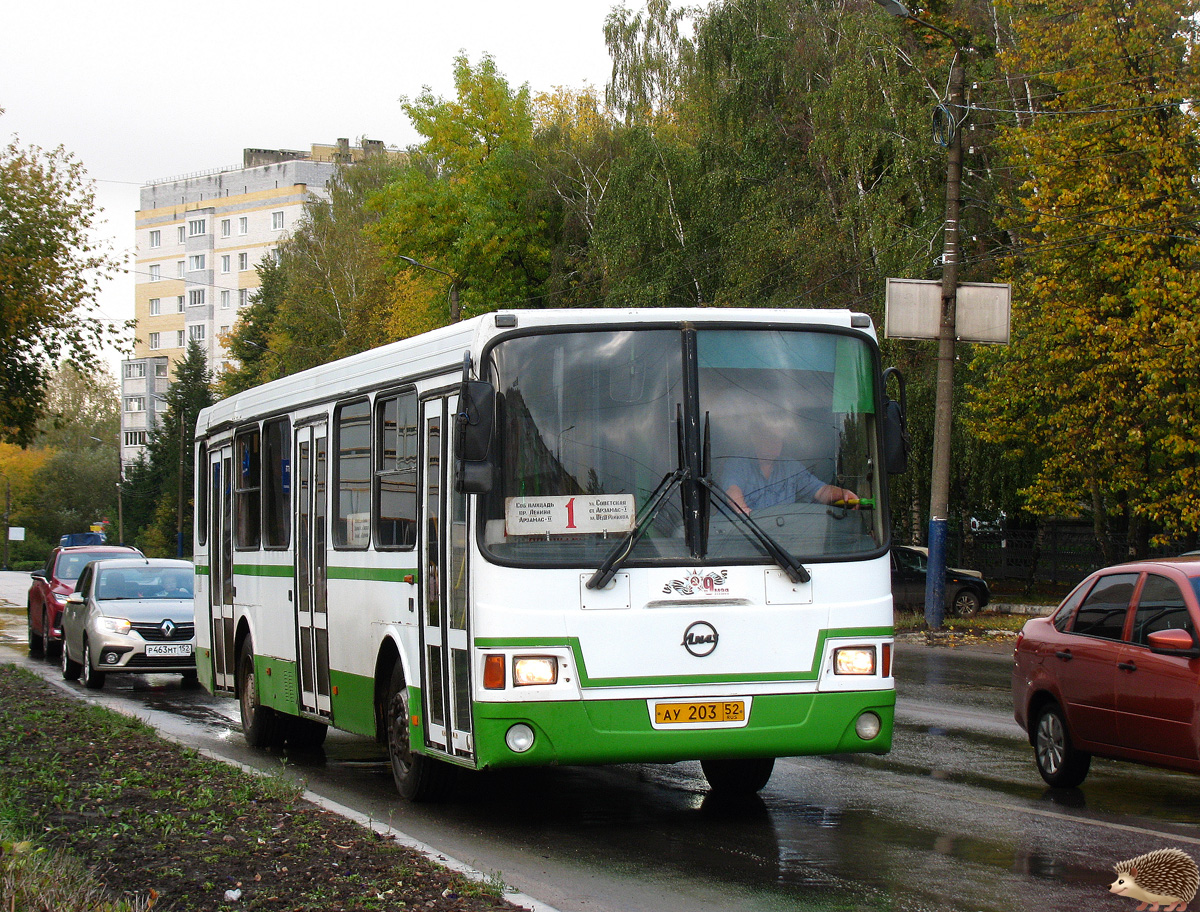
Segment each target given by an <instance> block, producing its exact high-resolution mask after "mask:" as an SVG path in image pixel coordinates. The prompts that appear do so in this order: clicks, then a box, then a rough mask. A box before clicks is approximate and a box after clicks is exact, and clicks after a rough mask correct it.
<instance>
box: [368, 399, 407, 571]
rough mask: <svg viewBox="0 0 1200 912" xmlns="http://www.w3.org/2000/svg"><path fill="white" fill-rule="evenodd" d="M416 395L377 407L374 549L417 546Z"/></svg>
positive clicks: (383, 402) (377, 404)
mask: <svg viewBox="0 0 1200 912" xmlns="http://www.w3.org/2000/svg"><path fill="white" fill-rule="evenodd" d="M417 428H418V425H417V394H416V393H415V392H414V393H405V394H403V395H400V396H390V397H388V398H387V399H379V400H377V401H376V403H375V547H376V548H412V547H414V546H415V545H416V543H417V440H418V433H417Z"/></svg>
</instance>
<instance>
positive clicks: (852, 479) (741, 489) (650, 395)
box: [483, 327, 885, 567]
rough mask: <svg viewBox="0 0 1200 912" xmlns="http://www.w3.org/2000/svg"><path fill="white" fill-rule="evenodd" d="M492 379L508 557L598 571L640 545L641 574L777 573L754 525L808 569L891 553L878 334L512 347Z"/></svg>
mask: <svg viewBox="0 0 1200 912" xmlns="http://www.w3.org/2000/svg"><path fill="white" fill-rule="evenodd" d="M489 366H490V370H491V376H492V379H493V382H495V384H496V388H497V391H498V392H499V394H500V403H501V406H500V431H499V443H500V447H499V449H500V464H501V468H500V473H499V475H500V479H499V484H498V485H497V489H496V490H495V491H494V492H493V493H492V494H491V495H489V496H488V497H487V499H486V500H485V502H484V504H483V508H484V511H485V518H484V524H483V530H484V542H483V544H484V547H485V550H486V551H487V552H488V553H489V554H490V555H491V556H492V557H494V558H495V559H498V560H501V561H505V562H510V561H511V562H516V563H529V564H533V565H551V566H583V567H588V566H595V565H597V564H599V563H600V562H601V561H603V560H604V559H605V557H606V556H607V555H609V554H610V553H611V552H612V550H613V548H614V546H615V545H616V544H617V543H619V542H621V541H622V540H623V539H627V540H629V539H635V540H634V541H633V544H632V548H631V550H630V552H629V554H628V555H627V556H624V557H623V559H622V563H623V564H624V565H626V566H628V565H631V564H632V565H637V564H639V563H642V564H655V563H680V562H697V563H709V564H716V563H752V562H765V561H769V560H770V558H769V557H768V550H767V548H766V547H765V546H764V544H763V543H762V542H761V541H760V540H759V538H758V537H756V535H754V534H753V533H752V531H751V529H750V528H749V527H748V524H747V523H745V522H744V521H740V517H739V516H738V515H737V514H738V513H739V512H740V513H743V514H745V515H748V516H749V517H750V518H751V519H752V520H753V522H754V524H755V525H757V526H758V527H759V528H760V529H761V530H762V531H763V532H765V533H766V534H767V535H769V536H770V537H771V538H772V539H774V541H775V542H777V543H778V544H779V546H780V547H782V548H783V549H785V550H786V551H787V552H789V553H790V554H792V555H795V556H796V557H798V558H802V559H806V560H820V559H838V558H850V557H861V556H863V555H864V554H867V553H869V552H877V551H878V550H879V548H881V547H882V546H883V544H884V540H885V539H884V526H883V511H882V506H883V504H882V502H881V501H882V490H881V485H882V483H883V479H882V478H881V476H880V474H879V471H880V470H879V460H878V456H877V436H878V431H877V427H876V376H877V368H876V362H875V354H874V350H873V346H872V345H871V344H870V343H869V342H868V341H867V340H866V339H864V338H862V337H860V336H856V335H849V334H844V333H838V332H833V331H823V330H813V329H803V330H788V329H762V328H736V327H734V328H725V327H722V328H711V329H705V328H700V329H698V330H691V329H684V328H647V329H628V330H603V331H594V332H586V331H575V332H562V333H548V334H544V335H533V336H525V337H518V338H512V339H508V340H504V341H502V342H500V343H499V344H497V346H496V347H495V348H494V349H493V351H492V354H491V359H490V365H489ZM689 429H694V430H689ZM710 488H715V489H717V493H716V494H710V493H709V490H710ZM722 495H723V496H722ZM689 510H690V511H691V512H693V513H694V514H695V515H696V517H697V519H696V520H695V521H693V522H685V516H687V515H688V513H689ZM651 512H652V513H653V516H652V518H651V519H649V521H648V522H647V521H646V518H647V517H648V516H650V514H651ZM639 519H641V520H642V521H643V524H644V526H645V528H644V529H641V530H639V531H640V532H641V534H640V535H638V536H631V535H630V533H631V531H632V530H633V529H634V527H635V524H636V523H637V522H638V520H639Z"/></svg>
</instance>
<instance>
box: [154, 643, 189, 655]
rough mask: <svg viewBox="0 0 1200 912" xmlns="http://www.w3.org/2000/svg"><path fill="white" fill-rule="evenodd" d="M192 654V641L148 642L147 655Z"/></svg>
mask: <svg viewBox="0 0 1200 912" xmlns="http://www.w3.org/2000/svg"><path fill="white" fill-rule="evenodd" d="M191 654H192V644H191V643H173V644H167V643H147V644H146V655H148V656H190V655H191Z"/></svg>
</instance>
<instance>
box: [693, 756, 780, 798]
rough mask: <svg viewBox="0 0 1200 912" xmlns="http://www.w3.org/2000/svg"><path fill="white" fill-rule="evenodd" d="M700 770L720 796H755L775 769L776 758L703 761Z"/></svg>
mask: <svg viewBox="0 0 1200 912" xmlns="http://www.w3.org/2000/svg"><path fill="white" fill-rule="evenodd" d="M700 768H701V769H703V770H704V778H705V779H707V780H708V785H709V787H710V788H711V789H712V791H713V792H714V793H716V794H720V795H753V794H754V793H755V792H757V791H759V790H760V789H761V788H762V787H763V786H764V785H766V784H767V780H768V779H770V778H771V772H772V771H773V770H774V769H775V758H774V757H754V758H751V759H744V760H701V761H700Z"/></svg>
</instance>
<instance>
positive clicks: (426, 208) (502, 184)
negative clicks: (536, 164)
mask: <svg viewBox="0 0 1200 912" xmlns="http://www.w3.org/2000/svg"><path fill="white" fill-rule="evenodd" d="M454 82H455V88H456V90H457V97H456V98H455V99H453V100H444V99H441V98H438V97H436V96H434V95H433V94H432V92H431V91H430V90H428V89H426V90H425V91H424V92H423V93H422V94H421V95H420V96H418V97H417V98H416V99H413V100H411V101H410V100H405V101H404V103H403V109H404V112H405V113H406V114H407V115H408V117H409V119H410V120H412V122H413V126H414V127H416V129H417V131H418V132H419V133H420V134H421V135H422V136H423V137H425V139H424V141H423V142H422V143H421V144H420V145H419V146H417V147H415V148H414V149H412V150H410V154H411V156H412V162H411V164H410V166H409V167H407V168H405V169H404V170H403V171H402V172H401V174H400V175H399V176H398V178H397V179H396V180H395V181H394V182H393V183H392V184H391V185H390V186H389V187H388V188H387V189H386V190H385V191H384V192H383V193H381V194H380V195H379V198H378V201H377V205H378V206H379V208H380V211H381V219H380V222H379V225H378V228H377V230H378V238H379V241H380V243H381V244H382V246H383V248H384V250H385V251H386V254H387V256H388V259H389V267H388V268H389V273H390V278H391V279H392V299H393V304H392V309H393V315H392V330H393V333H394V334H395V335H396V336H406V335H411V334H413V332H417V331H421V330H423V329H427V328H430V325H431V324H432V325H440V324H443V323H445V322H446V321H447V320H448V319H449V312H448V308H447V306H446V305H443V304H441V303H440V302H441V301H445V300H448V299H447V298H446V296H445V289H447V287H448V283H449V282H454V283H455V285H456V288H457V291H458V293H459V300H460V302H461V307H462V311H463V316H471V315H473V314H477V313H485V312H487V311H489V310H494V309H496V308H498V307H503V306H509V307H512V306H520V305H523V306H539V305H540V304H542V303H544V300H545V299H544V294H545V282H546V279H547V276H548V275H549V270H550V249H551V246H552V235H553V230H552V228H551V227H550V226H549V222H548V219H549V213H548V212H547V210H546V208H545V195H544V194H543V193H541V192H540V191H541V189H542V183H541V182H540V181H539V180H538V179H537V178H536V174H535V169H534V168H533V165H532V163H531V161H530V153H531V148H532V142H533V104H532V100H531V96H530V90H529V87H528V86H521V87H520V88H518V89H513V88H512V87H511V86H510V85H509V84H508V81H507V80H506V79H505V78H504V77H503V76H502V75H501V74H500V73H499V71H498V70H497V68H496V63H495V61H494V60H493V59H492V58H491V57H484V58H483V59H482V60H481V61H480V63H479V64H478V66H475V67H472V66H471V64H470V62H469V61H468V60H467V58H466V57H458V58H456V59H455V61H454ZM402 256H406V257H411V258H413V259H416V260H418V261H419V262H422V263H424V264H426V265H427V266H430V267H432V268H434V269H438V270H441V271H442V272H444V273H447V274H448V277H442V276H436V275H431V274H429V273H427V272H426V274H425V275H420V276H415V275H410V273H411V272H412V271H413V269H414V268H415V267H411V266H409V265H408V264H407V263H405V262H404V261H402V260H400V259H399V257H402ZM423 272H424V271H423ZM433 289H442V293H441V294H436V293H432V292H433ZM431 301H432V302H436V303H433V304H432V305H431V303H430V302H431Z"/></svg>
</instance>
